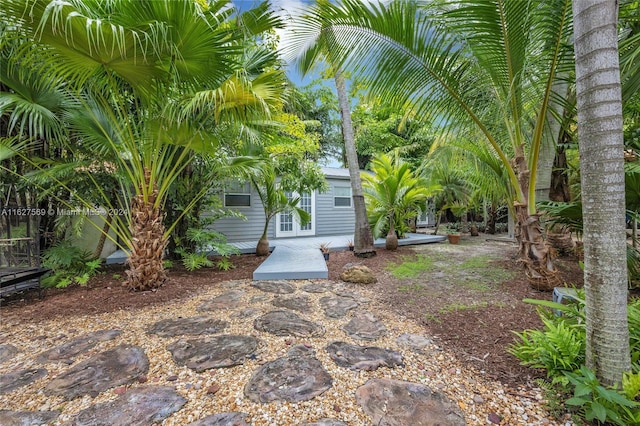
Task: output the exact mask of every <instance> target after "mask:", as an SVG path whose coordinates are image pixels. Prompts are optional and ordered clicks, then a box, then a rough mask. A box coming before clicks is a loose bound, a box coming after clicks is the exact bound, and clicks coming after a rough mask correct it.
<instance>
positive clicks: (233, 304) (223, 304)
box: [197, 290, 244, 311]
mask: <svg viewBox="0 0 640 426" xmlns="http://www.w3.org/2000/svg"><path fill="white" fill-rule="evenodd" d="M242 296H244V291H242V290H229V291H227V292H225V293H222V294H221V295H219V296H216V297H214V298H213V299H209V300H207V301H205V302H204V303H203V304H202V305H200V306H198V309H197V310H198V311H219V310H220V309H234V308H237V307H238V306H240V300H241V299H242Z"/></svg>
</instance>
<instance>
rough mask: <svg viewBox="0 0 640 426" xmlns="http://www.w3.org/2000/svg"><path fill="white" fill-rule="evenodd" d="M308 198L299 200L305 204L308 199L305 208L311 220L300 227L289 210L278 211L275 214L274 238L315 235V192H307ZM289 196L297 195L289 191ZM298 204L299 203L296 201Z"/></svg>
mask: <svg viewBox="0 0 640 426" xmlns="http://www.w3.org/2000/svg"><path fill="white" fill-rule="evenodd" d="M307 195H308V198H306V199H305V198H302V197H301V199H300V201H301V202H302V203H303V204H305V201H308V205H307V208H306V210H307V211H308V212H309V213H310V214H311V221H310V222H309V223H308V224H307V225H306V226H305V229H301V226H300V223H299V222H298V221H297V220H295V219H294V217H293V214H291V213H290V212H283V213H278V214H277V215H276V238H287V237H291V238H293V237H301V236H311V235H316V192H315V191H313V192H310V193H308V194H307ZM291 196H292V197H293V196H298V194H297V193H291ZM298 206H300V203H298Z"/></svg>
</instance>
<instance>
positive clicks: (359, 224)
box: [335, 71, 376, 257]
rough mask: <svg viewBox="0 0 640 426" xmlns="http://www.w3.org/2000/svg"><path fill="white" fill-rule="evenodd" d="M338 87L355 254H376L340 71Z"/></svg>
mask: <svg viewBox="0 0 640 426" xmlns="http://www.w3.org/2000/svg"><path fill="white" fill-rule="evenodd" d="M335 82H336V89H337V91H338V103H339V104H340V114H341V116H342V136H343V138H344V147H345V155H346V157H347V165H348V166H349V176H350V178H351V191H352V198H353V208H354V210H355V216H356V217H355V221H356V226H355V230H354V235H353V243H354V246H355V249H354V254H355V255H356V256H359V257H371V256H375V254H376V250H375V248H374V246H373V234H372V233H371V227H370V226H369V218H368V217H367V206H366V204H365V202H364V195H363V192H362V181H361V180H360V167H359V166H358V154H357V153H356V143H355V137H354V134H353V123H352V122H351V107H350V105H349V97H348V95H347V88H346V84H345V81H344V76H343V75H342V73H341V72H340V71H336V73H335Z"/></svg>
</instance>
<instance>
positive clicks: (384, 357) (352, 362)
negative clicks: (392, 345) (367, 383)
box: [324, 342, 404, 371]
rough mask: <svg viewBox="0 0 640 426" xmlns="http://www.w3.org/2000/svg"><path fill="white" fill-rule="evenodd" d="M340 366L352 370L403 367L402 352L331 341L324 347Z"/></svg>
mask: <svg viewBox="0 0 640 426" xmlns="http://www.w3.org/2000/svg"><path fill="white" fill-rule="evenodd" d="M324 349H325V350H326V351H327V352H328V353H329V356H330V357H331V359H332V360H333V361H334V362H335V363H336V364H338V365H339V366H340V367H345V368H349V369H351V370H367V371H370V370H376V369H377V368H378V367H389V368H393V367H396V366H399V367H402V366H404V363H403V362H402V354H401V353H400V352H395V351H392V350H391V349H384V348H377V347H373V346H366V347H365V346H358V345H352V344H350V343H346V342H333V343H329V344H328V345H327V346H326V347H325V348H324Z"/></svg>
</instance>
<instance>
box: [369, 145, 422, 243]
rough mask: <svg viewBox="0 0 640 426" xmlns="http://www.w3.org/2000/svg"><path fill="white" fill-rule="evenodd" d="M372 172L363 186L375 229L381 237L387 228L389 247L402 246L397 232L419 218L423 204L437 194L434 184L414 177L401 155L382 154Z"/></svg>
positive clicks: (373, 162)
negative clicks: (431, 185) (434, 190)
mask: <svg viewBox="0 0 640 426" xmlns="http://www.w3.org/2000/svg"><path fill="white" fill-rule="evenodd" d="M371 172H372V174H364V175H363V176H362V179H363V181H364V185H363V189H364V195H365V197H366V200H367V206H368V210H369V212H368V213H369V220H370V221H371V223H372V224H373V232H374V234H375V235H376V236H380V235H381V234H382V232H383V230H385V229H386V230H387V237H386V245H385V248H386V249H387V250H396V249H397V248H398V235H397V231H401V230H402V229H403V228H405V227H406V222H407V221H408V220H409V219H412V218H415V217H416V216H417V214H418V209H419V207H420V205H421V204H424V202H425V201H426V200H427V198H428V197H429V196H431V195H432V194H433V189H434V188H433V187H427V184H426V181H425V180H424V179H421V178H419V177H416V176H414V174H413V172H412V171H411V169H410V168H409V164H408V163H406V162H404V161H402V160H401V159H400V158H399V157H397V156H396V157H395V158H392V157H391V156H389V155H386V154H381V155H378V156H376V157H375V158H374V159H373V161H372V162H371Z"/></svg>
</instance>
